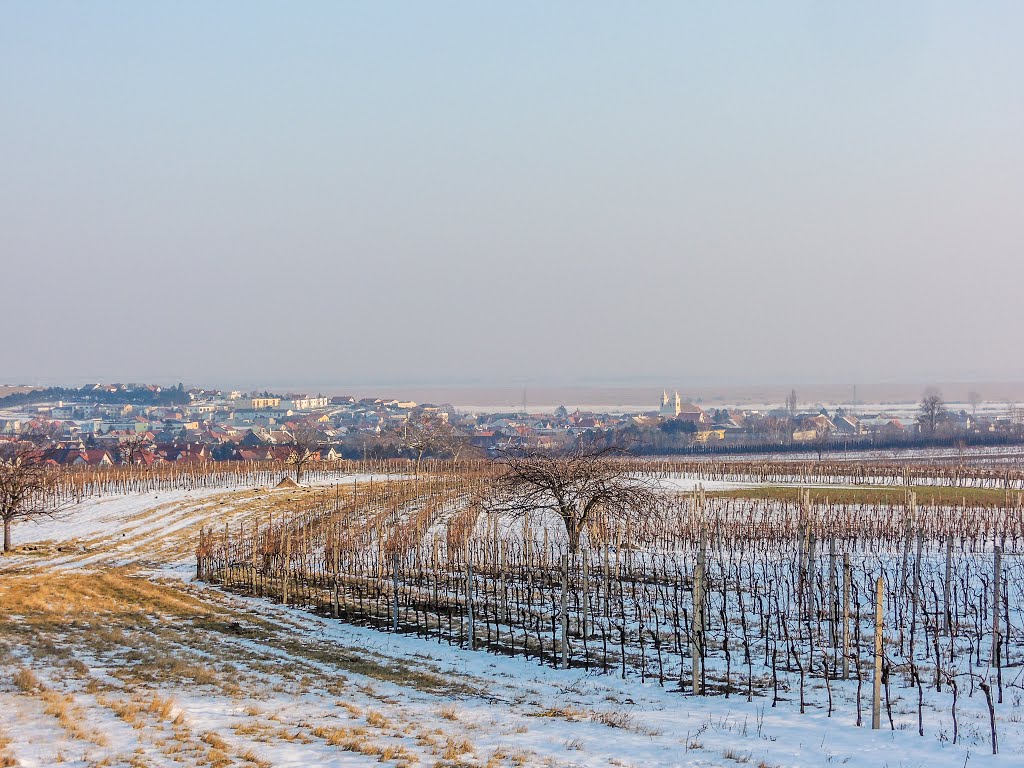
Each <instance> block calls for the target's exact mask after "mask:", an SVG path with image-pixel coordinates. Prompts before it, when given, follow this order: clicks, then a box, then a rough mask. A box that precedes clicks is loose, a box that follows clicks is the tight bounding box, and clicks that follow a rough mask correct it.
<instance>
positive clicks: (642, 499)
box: [485, 445, 657, 554]
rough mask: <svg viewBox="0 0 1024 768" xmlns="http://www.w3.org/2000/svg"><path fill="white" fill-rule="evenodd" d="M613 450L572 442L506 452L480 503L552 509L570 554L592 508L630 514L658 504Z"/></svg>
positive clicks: (517, 510)
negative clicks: (560, 447) (557, 449)
mask: <svg viewBox="0 0 1024 768" xmlns="http://www.w3.org/2000/svg"><path fill="white" fill-rule="evenodd" d="M616 453H621V448H616V447H602V448H596V449H595V448H593V447H591V446H588V445H577V446H576V447H574V448H573V449H571V450H569V451H568V452H565V453H554V452H548V451H520V452H515V451H509V452H506V453H504V454H503V455H502V457H501V463H502V465H503V469H502V471H501V472H500V473H499V474H498V476H497V478H496V479H495V481H494V486H493V494H492V496H491V497H490V498H489V499H488V501H487V502H486V504H485V506H486V508H487V509H488V510H489V511H492V512H499V513H505V514H511V515H514V516H523V515H528V514H530V513H532V512H536V511H543V510H548V511H552V512H554V513H555V514H557V515H558V516H559V518H561V520H562V523H563V524H564V525H565V533H566V536H567V537H568V540H569V551H570V552H572V553H574V554H575V553H576V552H577V551H578V550H579V546H580V537H581V535H582V533H583V530H584V528H585V527H586V524H587V522H588V521H589V520H590V519H591V518H592V517H593V515H594V514H595V512H596V511H597V510H599V509H600V510H601V512H603V513H605V514H608V515H611V516H614V517H618V518H620V519H629V518H631V517H635V516H637V515H639V514H642V513H643V512H644V511H646V510H649V509H650V508H651V507H653V506H654V505H655V504H656V503H657V496H656V495H655V493H654V492H653V491H652V490H651V488H650V487H649V486H648V485H646V484H645V483H644V482H642V481H641V480H639V479H636V478H632V477H629V476H627V475H626V473H625V471H624V470H623V467H622V465H621V464H620V463H619V462H617V461H615V458H614V455H615V454H616Z"/></svg>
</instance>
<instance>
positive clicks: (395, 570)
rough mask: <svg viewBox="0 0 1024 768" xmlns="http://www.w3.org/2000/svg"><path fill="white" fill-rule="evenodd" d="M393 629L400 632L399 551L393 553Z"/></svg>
mask: <svg viewBox="0 0 1024 768" xmlns="http://www.w3.org/2000/svg"><path fill="white" fill-rule="evenodd" d="M391 631H392V632H395V633H397V632H398V553H397V552H392V553H391Z"/></svg>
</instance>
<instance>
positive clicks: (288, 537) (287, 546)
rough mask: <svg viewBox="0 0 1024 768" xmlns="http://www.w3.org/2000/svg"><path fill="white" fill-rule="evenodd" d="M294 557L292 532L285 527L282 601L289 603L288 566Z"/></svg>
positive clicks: (284, 603)
mask: <svg viewBox="0 0 1024 768" xmlns="http://www.w3.org/2000/svg"><path fill="white" fill-rule="evenodd" d="M291 559H292V532H291V529H289V528H287V527H285V531H284V562H283V563H282V568H281V603H282V605H288V566H289V564H290V562H291Z"/></svg>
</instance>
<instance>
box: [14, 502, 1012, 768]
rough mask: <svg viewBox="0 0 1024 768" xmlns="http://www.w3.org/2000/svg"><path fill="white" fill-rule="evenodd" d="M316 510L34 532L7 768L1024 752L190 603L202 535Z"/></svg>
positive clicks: (234, 605)
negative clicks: (209, 528)
mask: <svg viewBox="0 0 1024 768" xmlns="http://www.w3.org/2000/svg"><path fill="white" fill-rule="evenodd" d="M681 485H685V483H683V484H681ZM304 493H309V491H296V490H281V491H266V490H260V491H253V490H234V491H208V492H203V493H198V492H192V493H188V494H186V493H180V494H173V493H166V494H159V495H158V496H155V495H153V494H150V495H146V496H131V497H112V498H107V499H100V500H92V501H88V502H86V503H85V504H83V505H82V506H81V507H79V508H77V509H75V510H74V511H73V512H71V513H70V514H69V515H68V516H67V517H65V518H64V519H62V520H60V521H54V522H50V523H46V524H44V525H41V526H32V525H22V526H19V527H18V528H17V529H16V539H17V542H18V543H21V544H25V543H33V544H34V545H35V546H36V548H35V549H34V550H33V551H28V552H22V553H19V554H16V555H13V556H7V557H4V558H2V559H0V656H2V659H3V664H4V669H6V670H9V672H10V674H8V675H5V676H4V677H3V679H2V681H0V766H5V765H7V766H52V765H58V764H60V765H67V766H76V767H77V766H96V767H97V768H98V767H99V766H135V767H137V768H138V767H141V766H174V765H187V766H201V765H211V766H295V767H296V768H298V767H299V766H303V767H304V766H348V765H370V764H372V763H376V762H380V763H382V764H385V765H406V766H412V765H423V766H493V767H495V768H496V767H497V766H520V765H523V766H563V765H564V766H637V767H638V768H639V767H640V766H733V765H738V764H749V765H752V766H826V765H849V766H892V767H893V768H895V767H896V766H907V767H910V766H933V765H949V766H954V765H955V766H963V765H965V764H966V765H976V764H977V765H987V764H993V765H994V764H1005V765H1014V764H1017V760H1018V759H1019V757H1018V753H1019V751H1020V749H1021V748H1024V739H1022V733H1024V728H1022V727H1021V725H1020V723H1018V722H1012V721H1010V720H1008V719H1005V720H1003V721H1001V722H1000V729H1001V730H1000V739H1001V740H1002V744H1003V749H1004V755H1003V756H1000V757H992V756H991V755H987V754H986V753H987V752H988V750H989V747H988V743H987V738H986V737H987V733H986V728H987V721H986V720H985V719H984V718H983V717H982V713H981V711H980V709H979V708H980V706H982V705H981V703H980V701H979V698H980V697H977V696H976V697H974V698H973V699H971V700H967V699H966V697H964V698H963V699H962V700H961V709H962V710H963V711H962V713H961V736H962V737H963V739H964V743H962V744H958V745H952V744H950V743H949V741H948V740H943V739H942V738H941V737H942V735H943V733H945V735H946V736H947V737H948V724H947V723H946V720H945V719H944V715H943V713H940V712H933V711H929V712H928V713H927V715H926V735H925V737H924V738H922V737H919V736H918V735H917V733H916V709H915V707H914V702H912V701H910V698H911V697H912V695H913V692H911V691H906V690H902V689H901V690H899V691H897V695H898V696H899V699H898V701H897V705H896V707H895V713H894V715H895V717H896V724H897V730H895V731H890V730H882V731H871V730H870V729H867V728H857V727H855V726H854V724H853V722H854V714H853V705H852V703H851V700H850V698H849V696H848V695H845V696H844V694H843V691H838V692H837V711H836V713H835V714H834V715H833V716H832V718H828V717H826V715H825V711H824V709H819V708H816V707H811V708H809V710H808V713H807V714H805V715H800V714H799V711H798V707H797V704H796V702H795V700H794V699H795V697H793V696H789V697H788V698H789V700H787V701H783V702H782V703H780V704H779V706H778V707H777V708H775V709H773V708H772V707H771V706H770V699H768V700H767V701H766V700H764V699H757V698H755V699H754V701H753V702H750V703H748V702H746V701H745V700H744V698H743V697H733V698H730V699H728V700H727V699H724V698H721V697H715V698H708V699H695V698H691V697H688V696H684V695H682V694H679V693H674V692H672V691H671V690H669V688H670V687H671V686H668V687H666V688H665V689H662V688H659V687H658V686H657V684H656V683H655V684H647V685H642V684H640V682H639V681H638V680H635V679H630V680H627V681H621V680H618V679H616V678H614V677H610V676H600V675H590V674H587V673H585V672H581V671H560V670H552V669H547V668H542V667H538V666H536V665H535V664H534V663H532V662H526V661H523V660H521V659H508V658H503V657H497V656H494V655H489V654H484V653H470V652H467V651H463V650H460V649H457V648H452V647H449V646H447V645H438V644H437V643H433V642H426V641H421V640H416V639H414V638H411V637H403V636H394V635H388V634H382V633H378V632H373V631H371V630H366V629H361V628H356V627H351V626H346V625H343V624H340V623H338V622H336V621H333V620H330V619H326V618H321V617H317V616H313V615H310V614H307V613H303V612H301V611H297V610H293V609H285V608H283V607H281V606H279V605H276V604H273V603H270V602H267V601H262V600H256V599H247V598H242V597H238V596H236V595H232V594H227V593H224V592H222V591H220V590H218V589H214V588H212V587H209V586H207V585H204V584H201V583H195V582H192V581H191V577H192V574H193V572H194V564H193V560H192V558H191V550H192V548H193V547H194V544H195V539H196V536H197V535H198V531H199V529H200V528H201V527H202V526H203V525H210V524H214V525H220V526H223V525H224V523H225V522H228V523H229V524H231V525H237V524H239V523H243V524H244V523H245V522H246V521H248V520H251V519H252V518H253V517H254V516H257V515H260V516H265V515H266V514H267V513H268V512H277V511H278V510H282V509H285V508H288V507H289V506H293V505H294V504H295V503H297V502H298V501H301V498H302V495H303V494H304ZM866 687H867V686H866ZM845 690H846V693H847V694H848V693H849V687H847V689H845ZM1008 695H1009V696H1012V695H1014V694H1013V693H1012V692H1011V693H1009V694H1008ZM868 716H869V717H870V715H868ZM886 726H887V723H886Z"/></svg>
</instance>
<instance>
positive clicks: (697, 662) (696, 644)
mask: <svg viewBox="0 0 1024 768" xmlns="http://www.w3.org/2000/svg"><path fill="white" fill-rule="evenodd" d="M705 556H706V550H705V543H704V535H703V532H702V533H701V540H700V548H699V549H698V550H697V565H696V567H694V569H693V627H692V631H691V635H692V640H691V642H690V655H691V656H692V658H693V693H694V694H695V695H699V694H703V693H704V686H703V685H702V684H701V679H702V678H703V670H702V667H701V662H702V654H703V645H704V643H703V638H704V567H705V564H706V563H705Z"/></svg>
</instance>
